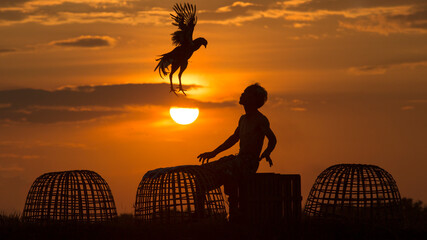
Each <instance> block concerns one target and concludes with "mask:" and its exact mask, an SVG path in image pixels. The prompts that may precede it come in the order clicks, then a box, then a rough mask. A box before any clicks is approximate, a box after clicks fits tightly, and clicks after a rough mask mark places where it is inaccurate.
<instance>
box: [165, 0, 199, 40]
mask: <svg viewBox="0 0 427 240" xmlns="http://www.w3.org/2000/svg"><path fill="white" fill-rule="evenodd" d="M173 10H174V11H175V13H176V14H175V15H173V14H171V17H172V20H174V21H175V22H173V23H172V24H173V25H174V26H177V27H178V28H179V30H178V31H175V32H174V33H172V42H173V44H174V45H176V46H180V45H185V44H191V43H192V42H193V31H194V26H196V23H197V17H196V5H192V4H189V3H184V4H179V3H177V4H175V5H174V7H173Z"/></svg>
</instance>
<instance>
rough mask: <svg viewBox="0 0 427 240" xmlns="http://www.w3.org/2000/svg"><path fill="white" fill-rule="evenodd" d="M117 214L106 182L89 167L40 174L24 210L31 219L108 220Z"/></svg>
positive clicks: (28, 219) (26, 219)
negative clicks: (86, 168)
mask: <svg viewBox="0 0 427 240" xmlns="http://www.w3.org/2000/svg"><path fill="white" fill-rule="evenodd" d="M116 217H117V212H116V207H115V204H114V199H113V195H112V194H111V191H110V188H109V186H108V184H107V182H106V181H105V180H104V179H103V178H102V177H101V176H100V175H98V174H97V173H95V172H93V171H88V170H75V171H65V172H51V173H46V174H43V175H42V176H40V177H38V178H37V179H36V180H35V181H34V183H33V185H32V186H31V188H30V191H29V192H28V195H27V200H26V202H25V207H24V212H23V219H24V220H25V221H28V222H46V221H56V222H106V221H111V220H113V219H115V218H116Z"/></svg>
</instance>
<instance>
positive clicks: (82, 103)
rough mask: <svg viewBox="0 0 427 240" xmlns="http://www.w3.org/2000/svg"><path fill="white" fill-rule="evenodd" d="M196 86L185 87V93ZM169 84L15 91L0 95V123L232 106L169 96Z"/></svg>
mask: <svg viewBox="0 0 427 240" xmlns="http://www.w3.org/2000/svg"><path fill="white" fill-rule="evenodd" d="M196 87H197V86H192V85H191V86H185V87H184V88H186V89H191V88H196ZM169 89H170V88H169V84H122V85H108V86H79V87H76V88H64V89H59V90H55V91H47V90H40V89H16V90H7V91H0V104H1V105H3V106H5V107H3V108H0V120H3V121H4V120H7V121H14V122H32V123H55V122H73V121H84V120H90V119H95V118H99V117H104V116H112V115H117V114H122V113H125V112H127V111H130V110H128V109H126V108H125V106H130V105H133V106H146V105H157V106H171V105H177V104H179V105H181V106H185V105H188V106H196V107H205V108H213V107H227V106H233V105H234V104H235V103H234V102H221V103H213V102H202V101H197V100H194V99H190V98H187V97H184V96H179V97H177V96H175V95H174V94H171V93H169Z"/></svg>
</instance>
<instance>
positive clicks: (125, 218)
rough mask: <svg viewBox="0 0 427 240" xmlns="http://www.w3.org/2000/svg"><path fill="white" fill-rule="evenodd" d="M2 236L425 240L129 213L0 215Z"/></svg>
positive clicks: (424, 233)
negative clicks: (39, 217) (86, 220)
mask: <svg viewBox="0 0 427 240" xmlns="http://www.w3.org/2000/svg"><path fill="white" fill-rule="evenodd" d="M0 238H1V239H12V240H13V239H28V240H31V239H64V240H67V239H97V240H98V239H100V240H102V239H150V240H151V239H154V240H156V239H173V240H188V239H203V240H210V239H215V240H216V239H221V240H227V239H230V240H231V239H233V240H235V239H250V240H251V239H316V240H321V239H325V240H326V239H327V240H333V239H346V240H347V239H375V240H377V239H387V240H389V239H390V240H392V239H405V240H406V239H427V230H426V229H424V230H423V229H413V228H408V227H399V228H393V227H387V226H372V225H367V224H350V223H342V222H333V221H326V220H321V221H305V220H303V221H302V222H301V224H300V225H299V226H293V227H286V226H284V225H268V224H266V225H262V226H261V225H248V224H244V223H229V222H226V221H217V222H209V223H207V222H194V223H186V224H184V223H183V224H141V223H137V222H135V221H134V218H133V216H132V215H130V214H124V215H120V216H119V217H118V219H117V221H115V222H111V223H99V224H83V223H67V224H65V223H50V224H34V223H25V222H22V221H21V219H20V216H19V215H17V214H14V215H9V216H5V215H0Z"/></svg>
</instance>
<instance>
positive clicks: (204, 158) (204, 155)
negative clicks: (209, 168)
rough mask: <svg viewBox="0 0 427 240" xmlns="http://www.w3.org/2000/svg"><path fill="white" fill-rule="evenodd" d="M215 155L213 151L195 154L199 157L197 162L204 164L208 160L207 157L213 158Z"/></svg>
mask: <svg viewBox="0 0 427 240" xmlns="http://www.w3.org/2000/svg"><path fill="white" fill-rule="evenodd" d="M215 156H216V153H215V152H205V153H202V154H200V155H199V156H197V158H198V159H199V162H202V164H205V161H206V163H208V162H209V159H211V158H214V157H215Z"/></svg>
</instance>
